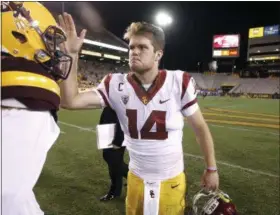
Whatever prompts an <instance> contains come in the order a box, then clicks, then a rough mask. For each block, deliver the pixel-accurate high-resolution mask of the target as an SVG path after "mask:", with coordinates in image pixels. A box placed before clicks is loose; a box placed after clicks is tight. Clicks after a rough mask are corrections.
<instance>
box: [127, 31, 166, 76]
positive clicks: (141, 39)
mask: <svg viewBox="0 0 280 215" xmlns="http://www.w3.org/2000/svg"><path fill="white" fill-rule="evenodd" d="M161 57H162V51H161V50H159V51H155V49H154V46H153V44H152V40H151V38H150V37H148V36H144V35H134V36H132V37H131V39H130V41H129V67H130V69H131V70H132V71H133V72H136V73H140V74H142V73H145V72H146V71H149V70H151V69H152V68H153V67H155V66H156V67H158V63H159V61H160V58H161Z"/></svg>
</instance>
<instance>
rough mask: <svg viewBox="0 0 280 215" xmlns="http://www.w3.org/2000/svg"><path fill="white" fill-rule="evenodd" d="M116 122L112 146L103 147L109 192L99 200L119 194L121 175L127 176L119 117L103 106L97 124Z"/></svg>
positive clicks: (121, 181)
mask: <svg viewBox="0 0 280 215" xmlns="http://www.w3.org/2000/svg"><path fill="white" fill-rule="evenodd" d="M110 123H116V132H115V137H114V140H113V142H112V145H113V148H109V149H103V158H104V160H105V161H106V162H107V164H108V168H109V175H110V179H111V187H110V189H109V192H108V193H107V194H106V195H104V196H102V197H101V198H100V201H109V200H112V199H114V198H115V197H118V196H120V195H121V191H122V185H123V177H124V178H127V173H128V165H127V164H126V163H125V162H124V160H123V156H124V151H125V147H123V146H122V143H123V140H124V134H123V131H122V129H121V126H120V123H119V119H118V117H117V114H116V113H115V111H114V110H112V109H111V108H110V107H105V108H104V109H103V112H102V114H101V117H100V122H99V124H110Z"/></svg>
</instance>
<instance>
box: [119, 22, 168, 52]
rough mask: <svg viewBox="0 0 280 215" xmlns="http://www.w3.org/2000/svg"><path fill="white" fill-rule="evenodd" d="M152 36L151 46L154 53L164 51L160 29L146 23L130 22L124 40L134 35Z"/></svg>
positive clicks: (163, 37)
mask: <svg viewBox="0 0 280 215" xmlns="http://www.w3.org/2000/svg"><path fill="white" fill-rule="evenodd" d="M147 33H148V34H152V44H153V46H154V49H155V51H158V50H164V47H165V35H164V31H163V30H162V28H160V27H158V26H155V25H153V24H149V23H147V22H132V23H131V24H130V26H128V28H127V29H126V32H125V34H124V37H123V38H124V39H125V40H128V41H129V40H130V39H131V37H132V36H134V35H145V34H147Z"/></svg>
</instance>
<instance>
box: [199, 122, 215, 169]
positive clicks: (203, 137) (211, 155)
mask: <svg viewBox="0 0 280 215" xmlns="http://www.w3.org/2000/svg"><path fill="white" fill-rule="evenodd" d="M196 140H197V142H198V143H199V145H200V148H201V150H202V152H203V155H204V160H205V164H206V167H216V159H215V150H214V143H213V138H212V135H211V133H210V130H209V128H208V126H207V124H206V123H205V124H203V125H201V126H200V127H199V128H197V132H196Z"/></svg>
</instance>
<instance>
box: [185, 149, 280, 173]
mask: <svg viewBox="0 0 280 215" xmlns="http://www.w3.org/2000/svg"><path fill="white" fill-rule="evenodd" d="M184 155H186V156H187V157H192V158H195V159H200V160H204V158H203V157H202V156H200V155H193V154H189V153H184ZM217 163H218V164H221V165H224V166H229V167H233V168H236V169H241V170H244V171H247V172H251V173H256V174H259V175H265V176H270V177H274V178H279V175H275V174H272V173H268V172H263V171H260V170H253V169H249V168H245V167H242V166H239V165H235V164H230V163H227V162H224V161H217Z"/></svg>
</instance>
